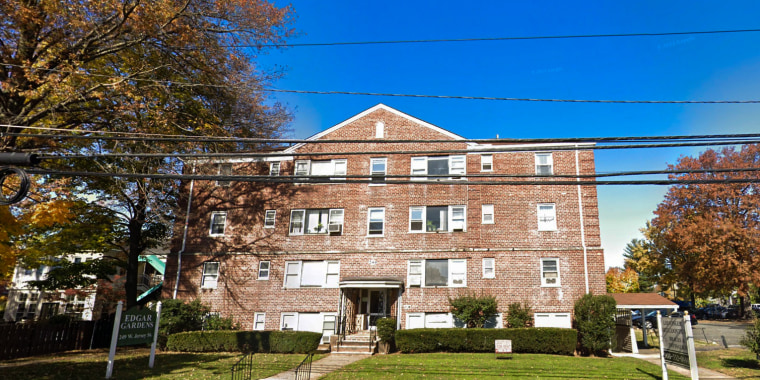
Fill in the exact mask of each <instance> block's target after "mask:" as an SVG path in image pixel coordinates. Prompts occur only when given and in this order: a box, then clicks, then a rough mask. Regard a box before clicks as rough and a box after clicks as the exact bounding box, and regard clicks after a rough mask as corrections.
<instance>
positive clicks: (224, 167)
mask: <svg viewBox="0 0 760 380" xmlns="http://www.w3.org/2000/svg"><path fill="white" fill-rule="evenodd" d="M217 174H218V175H220V176H231V175H232V164H219V165H218V167H217ZM230 183H232V181H228V180H219V181H216V185H217V186H229V185H230Z"/></svg>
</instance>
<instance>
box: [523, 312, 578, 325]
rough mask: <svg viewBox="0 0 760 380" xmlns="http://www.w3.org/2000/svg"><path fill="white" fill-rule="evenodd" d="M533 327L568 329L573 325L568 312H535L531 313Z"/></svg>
mask: <svg viewBox="0 0 760 380" xmlns="http://www.w3.org/2000/svg"><path fill="white" fill-rule="evenodd" d="M533 321H534V322H533V325H534V326H535V327H558V328H563V329H570V328H572V327H573V324H572V319H571V318H570V313H535V314H533Z"/></svg>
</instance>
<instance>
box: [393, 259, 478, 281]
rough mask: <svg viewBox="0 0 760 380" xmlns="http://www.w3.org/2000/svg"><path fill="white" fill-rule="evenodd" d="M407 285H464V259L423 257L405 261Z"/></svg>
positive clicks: (465, 263) (465, 277) (465, 265)
mask: <svg viewBox="0 0 760 380" xmlns="http://www.w3.org/2000/svg"><path fill="white" fill-rule="evenodd" d="M407 284H408V286H409V287H420V286H421V287H466V286H467V260H466V259H425V260H409V261H408V262H407Z"/></svg>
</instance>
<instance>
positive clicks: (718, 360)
mask: <svg viewBox="0 0 760 380" xmlns="http://www.w3.org/2000/svg"><path fill="white" fill-rule="evenodd" d="M697 363H699V366H700V367H703V368H709V369H712V370H715V371H718V372H722V373H725V374H726V375H729V376H732V377H735V378H737V379H760V365H758V361H757V360H756V359H755V354H753V353H752V352H750V351H749V350H746V349H743V348H727V349H722V350H714V351H697Z"/></svg>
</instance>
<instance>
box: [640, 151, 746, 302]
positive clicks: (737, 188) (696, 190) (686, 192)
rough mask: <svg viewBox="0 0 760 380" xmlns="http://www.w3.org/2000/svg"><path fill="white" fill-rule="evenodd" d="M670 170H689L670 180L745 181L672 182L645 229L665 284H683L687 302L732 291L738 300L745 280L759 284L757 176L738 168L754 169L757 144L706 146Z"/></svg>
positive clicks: (744, 290)
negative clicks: (661, 269)
mask: <svg viewBox="0 0 760 380" xmlns="http://www.w3.org/2000/svg"><path fill="white" fill-rule="evenodd" d="M670 168H671V169H677V170H684V171H689V170H691V171H692V172H689V173H682V174H671V175H670V178H671V179H682V180H695V181H700V180H725V179H744V180H746V181H747V182H743V183H693V184H679V185H675V186H673V187H671V188H670V189H669V190H668V193H667V194H666V196H665V199H664V200H663V201H662V202H661V203H660V204H659V205H658V207H657V210H656V211H655V215H656V217H655V218H654V219H652V221H651V225H650V226H649V228H647V229H646V231H645V235H646V237H647V240H648V241H649V243H650V248H651V251H650V254H651V255H652V258H653V259H654V260H655V261H656V262H659V263H660V265H661V267H662V268H663V273H662V275H663V280H664V281H665V282H671V283H678V284H680V285H683V286H685V287H686V288H687V289H689V290H690V292H691V294H692V301H693V300H694V299H693V298H694V295H695V294H697V295H700V294H709V293H711V292H715V293H723V294H725V293H728V292H731V291H733V290H736V291H737V292H738V293H739V294H740V295H741V296H742V302H743V297H744V296H746V295H747V293H748V291H749V290H750V284H758V283H760V252H758V250H759V249H760V179H758V172H757V171H740V169H752V168H755V169H757V168H760V145H757V144H752V145H744V146H742V147H741V148H738V149H737V148H734V147H727V148H724V149H722V150H720V151H715V150H712V149H709V150H707V151H705V152H703V153H702V154H700V155H699V157H696V158H693V157H681V158H680V159H679V161H678V164H676V165H671V167H670ZM729 169H737V170H735V171H731V170H729ZM705 170H706V171H705ZM720 170H728V171H720Z"/></svg>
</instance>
